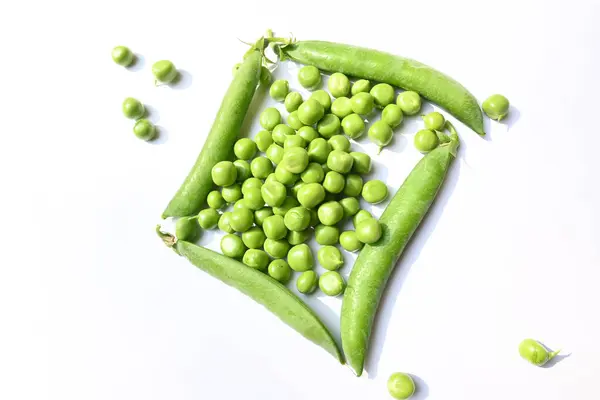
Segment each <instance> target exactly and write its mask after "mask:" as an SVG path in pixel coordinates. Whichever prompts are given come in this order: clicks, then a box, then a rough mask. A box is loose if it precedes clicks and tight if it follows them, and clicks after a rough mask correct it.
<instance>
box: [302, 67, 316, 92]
mask: <svg viewBox="0 0 600 400" xmlns="http://www.w3.org/2000/svg"><path fill="white" fill-rule="evenodd" d="M298 82H300V84H301V85H302V86H303V87H304V88H306V89H309V90H313V89H315V88H317V87H319V86H320V85H321V72H319V70H318V69H317V67H313V66H312V65H307V66H305V67H302V68H300V70H299V71H298Z"/></svg>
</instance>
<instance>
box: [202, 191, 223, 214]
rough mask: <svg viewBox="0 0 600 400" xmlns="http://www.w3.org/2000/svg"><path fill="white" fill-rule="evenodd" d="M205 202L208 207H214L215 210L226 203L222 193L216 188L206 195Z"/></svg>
mask: <svg viewBox="0 0 600 400" xmlns="http://www.w3.org/2000/svg"><path fill="white" fill-rule="evenodd" d="M206 203H207V204H208V206H209V207H210V208H214V209H215V210H218V209H220V208H223V207H224V206H225V204H227V202H226V201H225V199H224V198H223V195H221V192H219V191H218V190H213V191H212V192H210V193H209V194H208V196H206Z"/></svg>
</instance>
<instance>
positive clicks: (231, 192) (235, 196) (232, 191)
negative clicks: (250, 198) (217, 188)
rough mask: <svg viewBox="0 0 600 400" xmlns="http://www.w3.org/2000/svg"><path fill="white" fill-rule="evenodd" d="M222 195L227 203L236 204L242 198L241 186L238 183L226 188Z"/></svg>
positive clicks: (222, 190)
mask: <svg viewBox="0 0 600 400" xmlns="http://www.w3.org/2000/svg"><path fill="white" fill-rule="evenodd" d="M246 182H247V181H246ZM244 183H245V182H244ZM221 195H222V196H223V199H225V201H226V202H228V203H229V204H231V203H235V202H236V201H238V200H239V199H241V198H242V190H241V188H240V185H238V184H237V183H236V184H234V185H230V186H226V187H224V188H223V189H221Z"/></svg>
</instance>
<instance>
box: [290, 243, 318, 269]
mask: <svg viewBox="0 0 600 400" xmlns="http://www.w3.org/2000/svg"><path fill="white" fill-rule="evenodd" d="M287 262H288V264H289V265H290V268H291V269H293V270H294V271H296V272H304V271H309V270H311V269H313V266H314V260H313V254H312V251H311V249H310V247H308V245H307V244H305V243H302V244H298V245H296V246H293V247H292V248H291V249H290V251H289V252H288V255H287Z"/></svg>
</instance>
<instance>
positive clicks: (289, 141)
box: [283, 135, 306, 150]
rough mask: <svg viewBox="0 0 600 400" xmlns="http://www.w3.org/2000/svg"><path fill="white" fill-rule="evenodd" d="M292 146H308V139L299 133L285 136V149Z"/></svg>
mask: <svg viewBox="0 0 600 400" xmlns="http://www.w3.org/2000/svg"><path fill="white" fill-rule="evenodd" d="M292 147H301V148H305V147H306V141H305V140H304V139H302V137H300V136H298V135H292V136H288V137H286V138H285V142H283V149H284V150H285V149H290V148H292Z"/></svg>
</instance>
